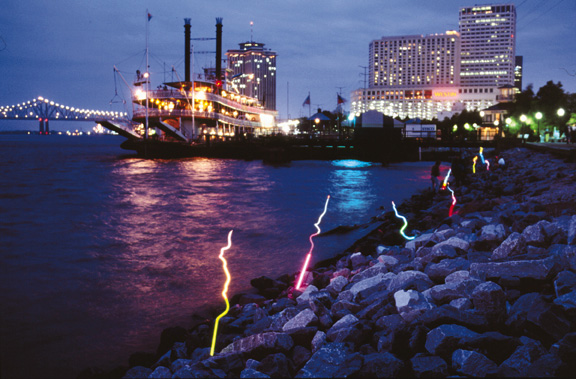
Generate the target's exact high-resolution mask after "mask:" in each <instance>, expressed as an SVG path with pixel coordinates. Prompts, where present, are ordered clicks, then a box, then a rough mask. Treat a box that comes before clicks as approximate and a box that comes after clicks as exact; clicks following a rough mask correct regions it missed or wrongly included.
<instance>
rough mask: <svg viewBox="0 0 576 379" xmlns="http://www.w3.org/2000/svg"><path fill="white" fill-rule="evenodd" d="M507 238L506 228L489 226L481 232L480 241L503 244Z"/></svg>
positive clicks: (499, 225) (498, 225) (500, 225)
mask: <svg viewBox="0 0 576 379" xmlns="http://www.w3.org/2000/svg"><path fill="white" fill-rule="evenodd" d="M505 238H506V228H505V227H504V225H502V224H497V225H494V224H489V225H486V226H483V227H482V229H481V230H480V236H479V237H478V240H479V241H490V242H502V241H504V239H505Z"/></svg>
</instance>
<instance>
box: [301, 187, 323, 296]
mask: <svg viewBox="0 0 576 379" xmlns="http://www.w3.org/2000/svg"><path fill="white" fill-rule="evenodd" d="M328 201H330V195H328V197H327V198H326V204H324V212H322V214H321V215H320V217H319V218H318V222H316V223H315V224H314V226H315V227H316V230H317V232H316V233H313V234H311V235H310V238H309V240H310V251H308V255H307V256H306V261H305V262H304V266H302V271H300V277H299V278H298V282H297V283H296V289H297V290H299V289H300V286H301V285H302V280H304V275H306V269H308V263H309V262H310V258H312V250H314V241H312V238H313V237H315V236H317V235H318V234H320V232H321V230H320V223H321V222H322V217H324V215H325V214H326V210H327V209H328Z"/></svg>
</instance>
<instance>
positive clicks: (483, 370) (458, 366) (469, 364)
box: [452, 349, 498, 378]
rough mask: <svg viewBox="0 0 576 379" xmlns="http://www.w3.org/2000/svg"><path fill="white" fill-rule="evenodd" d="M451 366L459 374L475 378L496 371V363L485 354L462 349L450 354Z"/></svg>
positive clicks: (492, 373)
mask: <svg viewBox="0 0 576 379" xmlns="http://www.w3.org/2000/svg"><path fill="white" fill-rule="evenodd" d="M452 368H453V369H454V370H456V372H458V373H460V374H464V375H468V376H472V377H476V378H483V377H486V376H489V375H494V374H496V372H497V371H498V366H497V365H496V363H494V362H492V361H491V360H490V359H488V358H487V357H486V356H485V355H483V354H480V353H478V352H475V351H472V350H463V349H458V350H456V351H455V352H454V353H453V354H452Z"/></svg>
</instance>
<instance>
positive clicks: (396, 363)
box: [358, 352, 404, 378]
mask: <svg viewBox="0 0 576 379" xmlns="http://www.w3.org/2000/svg"><path fill="white" fill-rule="evenodd" d="M403 368H404V362H402V361H401V360H400V359H398V358H396V357H395V356H394V355H392V354H391V353H387V352H385V353H372V354H367V355H364V364H363V365H362V368H361V369H360V372H358V376H359V377H360V378H397V377H398V376H399V375H400V373H401V371H402V369H403Z"/></svg>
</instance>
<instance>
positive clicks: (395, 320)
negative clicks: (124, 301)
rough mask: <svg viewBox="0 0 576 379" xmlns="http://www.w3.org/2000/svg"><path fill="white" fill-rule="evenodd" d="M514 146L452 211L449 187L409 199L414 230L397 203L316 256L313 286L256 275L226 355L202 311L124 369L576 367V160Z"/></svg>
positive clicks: (186, 373)
mask: <svg viewBox="0 0 576 379" xmlns="http://www.w3.org/2000/svg"><path fill="white" fill-rule="evenodd" d="M487 155H488V154H487ZM504 156H505V158H506V160H507V164H508V165H507V167H506V168H505V169H502V168H499V169H493V170H491V171H488V172H486V171H483V170H480V171H482V172H478V173H476V174H474V175H473V174H472V173H469V174H468V177H467V178H466V179H465V180H464V183H463V184H462V185H461V186H460V187H459V188H454V189H455V191H456V197H457V199H458V204H457V205H456V208H455V212H456V213H455V214H454V215H453V216H452V217H447V216H448V209H449V207H450V203H451V198H450V196H448V194H447V193H444V194H443V193H441V194H439V195H434V194H432V193H431V192H422V193H420V194H418V195H415V196H413V197H412V198H411V199H410V200H409V201H407V202H405V203H404V204H402V205H401V206H400V207H399V212H400V213H402V214H403V215H404V216H406V218H407V219H408V220H409V226H408V228H407V230H406V234H408V235H414V234H416V235H417V237H416V238H415V239H413V240H411V241H406V240H404V239H403V238H402V237H401V236H399V234H398V230H399V228H400V226H402V222H401V221H400V220H399V219H397V218H396V217H395V216H394V214H393V212H391V211H390V212H386V213H384V214H383V215H382V216H381V219H380V221H381V225H380V226H379V227H378V228H376V229H375V230H374V231H373V232H371V233H370V234H368V235H367V236H366V237H365V238H363V239H362V240H361V241H358V242H357V243H356V244H355V245H354V246H352V247H351V248H350V249H349V251H348V252H347V253H345V254H343V255H341V256H339V257H336V258H334V259H331V260H328V261H324V262H321V263H319V264H317V265H316V266H315V268H314V269H313V270H312V271H311V272H310V273H309V274H308V276H307V278H306V284H307V286H306V288H305V290H304V291H303V292H300V291H296V290H295V289H294V288H293V285H294V280H295V277H296V275H285V276H283V277H280V278H277V279H275V280H274V279H270V278H267V277H261V278H257V279H254V280H252V285H253V287H254V288H255V291H254V292H252V293H245V294H238V295H236V296H235V297H234V298H233V299H232V304H234V305H233V306H232V309H231V311H230V312H229V314H228V315H227V316H226V317H224V318H222V319H221V321H220V326H219V335H218V343H217V348H216V351H217V352H218V353H216V354H215V355H214V356H212V357H210V354H209V352H210V348H209V346H210V344H211V339H212V328H213V320H199V321H198V323H197V325H195V326H194V327H193V328H192V329H184V328H181V327H175V328H169V329H166V330H164V332H163V333H162V336H161V342H160V345H159V347H158V351H157V352H156V353H155V354H146V353H136V354H133V355H132V356H131V357H130V366H132V367H131V368H130V369H129V370H128V371H125V369H124V370H116V372H115V373H116V375H118V376H123V377H124V378H199V377H217V378H231V377H241V378H246V377H251V378H252V377H255V378H266V377H272V378H280V377H282V378H284V377H303V378H307V377H348V376H351V377H444V376H472V377H483V376H501V377H519V376H521V377H527V376H535V377H552V376H566V377H569V376H572V377H573V376H574V373H575V372H576V166H575V164H573V163H565V162H563V161H562V160H559V159H557V158H553V157H552V156H551V155H548V154H545V153H539V152H532V151H529V150H526V149H522V148H516V149H513V150H507V151H505V152H504ZM84 374H88V373H87V372H85V373H84ZM91 374H92V376H96V375H95V373H94V372H92V373H91ZM109 374H111V373H109ZM85 376H86V375H85ZM109 376H110V375H109Z"/></svg>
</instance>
